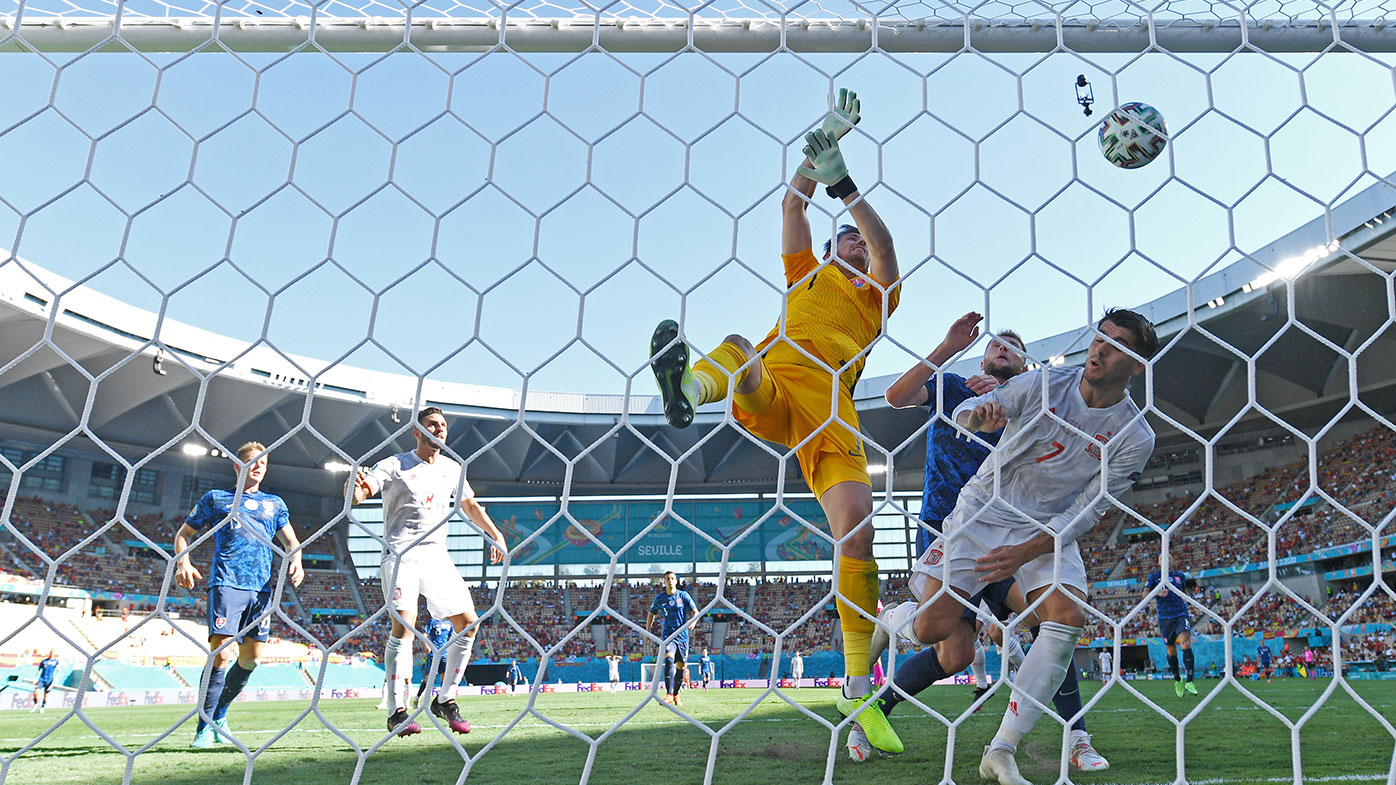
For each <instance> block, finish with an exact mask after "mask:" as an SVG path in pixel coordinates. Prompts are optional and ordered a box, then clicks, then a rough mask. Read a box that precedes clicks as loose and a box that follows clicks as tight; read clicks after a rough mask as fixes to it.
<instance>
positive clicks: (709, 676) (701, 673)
mask: <svg viewBox="0 0 1396 785" xmlns="http://www.w3.org/2000/svg"><path fill="white" fill-rule="evenodd" d="M698 677H699V678H700V679H702V680H703V691H704V692H707V691H708V682H711V681H712V680H713V658H712V657H709V656H708V650H707V649H703V657H702V659H700V660H698Z"/></svg>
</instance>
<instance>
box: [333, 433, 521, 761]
mask: <svg viewBox="0 0 1396 785" xmlns="http://www.w3.org/2000/svg"><path fill="white" fill-rule="evenodd" d="M412 435H413V437H414V438H415V439H416V440H417V448H416V449H415V450H411V451H409V452H404V453H400V454H398V455H393V456H391V457H388V458H384V459H383V460H381V461H379V462H378V463H377V464H376V465H375V466H374V467H373V468H372V469H371V470H369V471H367V472H366V471H364V470H363V469H360V470H359V471H358V472H356V473H355V475H354V479H353V480H352V482H353V484H354V487H353V503H354V504H360V503H362V502H363V500H364V499H367V498H369V497H371V496H374V495H375V494H378V493H380V492H381V493H382V494H383V536H384V538H385V540H386V542H385V543H384V546H383V554H382V570H381V572H380V575H381V576H382V584H383V600H384V602H385V603H386V604H387V605H388V606H389V608H390V613H389V618H390V619H391V621H392V632H391V634H390V635H389V636H388V641H387V644H386V646H385V647H384V648H385V651H384V653H383V667H384V669H385V670H386V671H387V672H388V685H389V686H388V730H389V731H390V732H393V733H396V734H397V735H399V736H410V735H412V734H414V733H421V732H422V728H421V726H420V725H418V724H417V722H416V721H415V720H413V719H411V718H410V717H408V716H407V708H406V706H404V705H403V703H404V702H405V700H406V697H407V696H406V694H405V687H404V685H406V683H407V682H408V680H410V679H411V678H412V637H413V636H412V628H413V627H414V626H415V625H416V623H417V598H418V597H425V598H426V601H427V612H429V613H430V614H431V615H432V618H434V619H449V620H450V622H451V627H452V629H453V630H454V631H455V634H454V636H453V637H452V638H451V640H450V642H449V643H447V644H446V672H445V676H444V679H443V681H442V684H441V693H440V694H439V695H437V696H436V698H434V699H433V700H432V702H431V713H432V714H435V715H436V716H438V717H440V718H441V719H443V720H445V721H446V724H447V725H449V726H450V728H451V730H452V731H454V732H456V733H469V732H470V723H468V722H466V721H465V719H463V718H462V717H461V715H460V708H459V707H457V706H456V690H457V689H458V688H459V687H460V681H461V677H462V676H463V675H464V674H465V668H466V665H468V664H469V662H470V652H471V650H472V649H473V648H474V647H475V630H474V629H471V630H469V631H466V628H467V627H470V626H471V625H473V624H475V623H476V620H477V619H478V617H477V616H476V615H475V603H474V601H473V600H472V599H471V597H470V587H468V586H466V584H465V579H464V578H462V577H461V574H460V570H459V569H457V568H456V564H455V562H454V561H452V560H451V555H450V553H449V552H447V550H446V532H447V530H448V529H449V528H450V527H449V526H448V525H447V522H446V521H447V519H448V518H449V517H450V516H451V512H452V504H451V497H452V496H453V495H456V494H457V492H459V504H460V508H461V510H463V511H464V512H465V514H466V515H467V516H468V517H469V518H470V520H471V521H474V523H475V525H476V526H478V527H479V528H480V530H481V531H482V532H483V533H484V535H485V538H486V539H487V540H488V541H489V548H490V563H491V564H497V563H499V562H500V561H503V559H504V550H505V547H506V546H505V545H504V535H503V534H502V533H501V532H500V531H499V528H498V527H496V526H495V525H494V521H492V520H490V516H489V514H488V513H486V512H485V508H484V507H481V506H480V503H479V502H477V501H476V500H475V491H474V490H472V489H471V487H470V483H468V482H466V481H465V477H464V475H463V470H462V468H461V465H460V464H459V463H456V462H455V461H453V460H451V458H449V457H447V456H445V455H443V454H442V453H441V448H442V445H444V444H445V442H446V436H447V428H446V416H445V415H444V414H443V413H442V412H441V410H440V409H438V408H437V407H435V406H428V407H427V408H425V409H423V410H421V411H420V412H418V413H417V427H416V428H414V429H413V430H412Z"/></svg>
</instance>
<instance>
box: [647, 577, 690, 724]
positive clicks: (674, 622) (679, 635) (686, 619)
mask: <svg viewBox="0 0 1396 785" xmlns="http://www.w3.org/2000/svg"><path fill="white" fill-rule="evenodd" d="M697 615H698V605H697V604H696V603H694V602H693V597H691V596H690V595H689V593H688V592H686V591H684V590H683V589H680V588H679V576H677V575H675V574H674V573H673V571H670V572H666V573H664V591H661V592H660V593H659V594H657V595H655V598H654V602H652V603H650V612H649V616H648V617H647V618H646V619H645V631H646V632H649V631H650V629H651V628H652V627H653V626H654V620H655V619H656V618H658V619H662V620H663V622H664V623H663V626H662V628H661V630H662V632H661V637H662V640H661V641H660V642H659V646H660V648H661V649H663V650H664V684H665V687H666V689H667V690H668V691H667V693H666V694H665V696H664V702H665V703H672V704H674V705H675V706H682V705H683V701H682V700H680V699H679V687H680V686H681V685H682V684H683V683H684V681H685V680H686V678H687V676H688V631H689V630H690V629H692V628H693V623H694V618H695V617H696V616H697Z"/></svg>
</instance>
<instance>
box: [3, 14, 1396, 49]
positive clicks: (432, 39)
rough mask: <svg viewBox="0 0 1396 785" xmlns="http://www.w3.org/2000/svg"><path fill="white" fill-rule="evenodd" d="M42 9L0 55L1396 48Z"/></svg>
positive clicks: (801, 26) (1200, 32) (1366, 43)
mask: <svg viewBox="0 0 1396 785" xmlns="http://www.w3.org/2000/svg"><path fill="white" fill-rule="evenodd" d="M117 35H118V22H117V20H116V19H114V18H113V17H55V16H49V17H34V16H23V17H14V16H0V51H9V52H16V51H28V50H30V49H31V48H32V49H36V50H39V51H44V52H84V51H87V50H89V49H92V48H94V47H100V46H102V45H104V44H110V45H111V46H113V47H118V48H125V46H129V47H131V48H134V49H136V50H137V51H143V52H187V51H193V50H195V49H198V48H199V47H202V46H206V45H209V44H210V42H211V41H215V40H216V41H217V42H218V44H219V45H221V46H223V47H226V48H228V49H230V50H233V51H238V52H286V51H292V50H294V49H296V48H298V47H303V46H307V45H313V46H316V47H318V48H321V49H324V50H326V51H331V52H388V51H392V50H394V49H397V48H399V47H407V46H410V47H412V48H416V49H418V50H421V51H424V52H483V51H489V50H490V49H493V48H495V47H507V48H508V49H511V50H514V51H519V52H582V51H586V50H588V49H592V48H599V49H604V50H605V51H608V52H678V51H683V50H685V49H689V48H692V49H697V50H701V51H704V52H714V53H719V52H757V53H760V52H772V51H778V50H782V49H784V50H789V51H794V52H805V53H837V52H866V51H869V50H881V51H884V52H889V53H910V52H940V53H949V52H958V51H962V50H974V51H978V52H990V53H1013V52H1023V53H1029V52H1052V51H1056V50H1058V49H1064V50H1070V51H1074V52H1090V53H1109V52H1125V53H1129V52H1142V51H1146V50H1148V49H1150V48H1154V47H1157V48H1160V49H1164V50H1167V51H1170V52H1197V53H1201V52H1218V53H1226V52H1235V51H1244V50H1255V51H1264V52H1276V53H1279V52H1320V51H1327V50H1337V51H1342V50H1345V49H1347V50H1353V51H1362V52H1373V53H1377V52H1396V35H1393V34H1392V31H1391V30H1389V29H1387V26H1386V22H1385V20H1384V19H1374V20H1347V21H1343V22H1341V23H1339V24H1336V25H1334V24H1332V23H1331V22H1328V21H1322V20H1308V21H1296V20H1290V19H1283V20H1248V21H1247V22H1246V23H1245V24H1244V25H1243V24H1242V23H1241V22H1240V21H1199V20H1191V19H1172V20H1167V21H1158V20H1155V21H1152V22H1150V21H1147V20H1146V21H1143V22H1140V21H1134V20H1130V21H1125V20H1120V21H1109V20H1075V19H1072V20H1055V19H1039V20H1032V19H1028V20H1001V19H1000V20H988V19H968V20H962V21H946V20H942V19H927V20H882V19H879V20H871V19H856V20H785V21H781V20H778V19H777V20H771V19H731V18H727V19H711V20H710V19H701V18H697V17H694V18H691V19H648V18H637V19H621V18H612V19H599V20H598V19H586V18H580V19H579V18H575V17H570V18H555V19H545V18H526V19H520V20H518V21H515V20H507V19H506V20H501V19H499V18H493V17H476V18H431V19H407V18H405V17H399V18H394V17H362V18H349V17H328V16H325V17H317V18H311V17H280V18H265V19H263V18H254V19H248V18H242V17H237V18H226V17H225V18H222V19H214V18H212V17H133V18H126V19H122V20H120V23H119V39H120V41H122V42H124V46H123V45H122V44H120V43H117Z"/></svg>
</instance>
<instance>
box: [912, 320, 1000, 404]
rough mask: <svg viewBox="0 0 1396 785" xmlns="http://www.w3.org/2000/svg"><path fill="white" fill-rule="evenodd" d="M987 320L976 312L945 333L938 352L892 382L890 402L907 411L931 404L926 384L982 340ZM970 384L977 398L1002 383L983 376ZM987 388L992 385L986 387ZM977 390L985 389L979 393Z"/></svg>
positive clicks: (932, 353)
mask: <svg viewBox="0 0 1396 785" xmlns="http://www.w3.org/2000/svg"><path fill="white" fill-rule="evenodd" d="M983 320H984V317H983V316H982V315H980V314H978V313H975V312H974V311H970V312H969V313H967V314H965V315H964V316H961V317H960V318H958V319H956V320H955V321H954V323H952V324H951V325H950V329H949V330H946V331H945V337H944V338H942V339H941V341H940V344H939V345H938V346H936V348H935V350H934V351H932V352H931V353H930V354H928V355H926V359H925V360H924V361H922V362H918V363H916V364H915V365H913V366H911V367H910V368H908V369H907V371H906V373H903V374H902V375H901V376H900V377H898V378H897V380H896V381H895V382H892V384H891V386H890V387H888V388H887V392H886V393H884V397H886V399H887V402H888V403H889V404H891V405H892V406H893V407H894V408H897V409H905V408H908V407H911V406H925V405H926V404H927V403H929V402H930V393H928V392H927V391H926V382H927V381H929V380H930V378H931V376H933V375H934V374H935V372H936V370H937V369H939V368H940V367H941V366H943V365H945V364H946V363H947V362H949V361H950V360H951V359H953V358H954V357H955V355H957V354H959V353H960V352H962V351H964V350H965V349H967V348H969V346H970V345H971V344H973V343H974V342H975V341H976V340H977V339H978V338H979V323H980V322H982V321H983ZM966 382H967V383H968V386H969V388H970V391H971V392H973V393H974V394H975V395H983V394H984V393H986V392H988V391H989V390H992V389H994V387H997V386H998V380H997V379H995V378H994V377H992V376H988V375H987V374H979V375H977V376H974V377H971V378H970V379H967V380H966ZM986 385H989V386H987V387H986ZM976 387H979V388H982V389H976Z"/></svg>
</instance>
